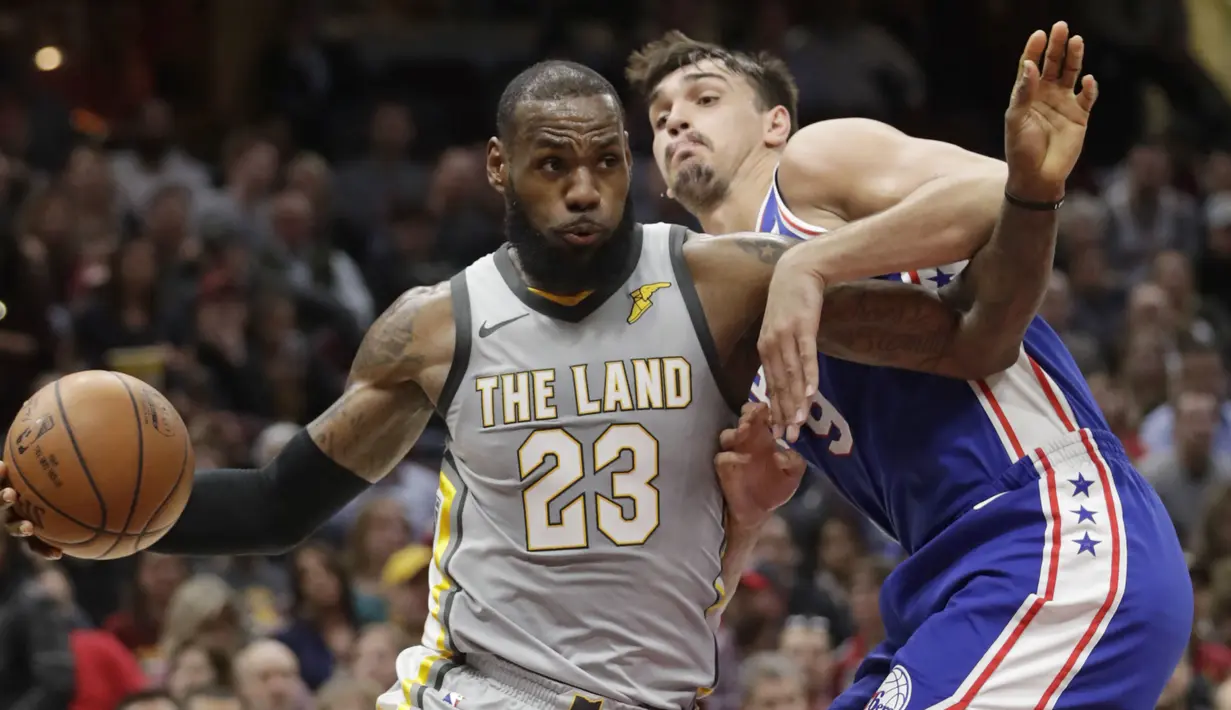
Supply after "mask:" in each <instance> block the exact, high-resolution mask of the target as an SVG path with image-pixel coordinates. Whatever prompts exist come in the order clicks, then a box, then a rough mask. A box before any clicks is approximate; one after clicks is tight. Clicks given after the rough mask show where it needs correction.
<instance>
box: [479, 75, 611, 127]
mask: <svg viewBox="0 0 1231 710" xmlns="http://www.w3.org/2000/svg"><path fill="white" fill-rule="evenodd" d="M589 96H610V97H611V99H612V101H614V102H615V104H616V106H618V107H620V120H623V119H624V106H623V104H621V103H620V94H619V92H617V91H616V89H615V87H614V86H612V85H611V82H610V81H607V80H606V79H604V78H603V75H602V74H599V73H598V72H596V71H594V70H593V69H591V68H589V67H587V66H583V65H581V64H578V63H576V62H566V61H562V60H558V59H551V60H547V61H544V62H539V63H538V64H535V65H534V66H532V67H530V68H529V69H526V70H525V71H523V72H522V73H520V74H518V75H517V76H515V77H513V80H512V81H510V82H509V85H508V86H506V87H504V93H503V94H501V95H500V103H499V105H498V107H497V108H496V132H497V135H499V136H500V139H501V140H503V141H505V142H508V139H509V138H510V137H512V135H513V128H514V125H513V124H514V121H515V120H516V113H517V107H518V106H520V105H521V103H522V102H523V101H555V100H558V99H574V98H585V97H589Z"/></svg>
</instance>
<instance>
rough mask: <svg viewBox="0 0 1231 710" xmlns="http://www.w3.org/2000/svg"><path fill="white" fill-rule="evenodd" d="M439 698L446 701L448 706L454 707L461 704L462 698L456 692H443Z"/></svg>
mask: <svg viewBox="0 0 1231 710" xmlns="http://www.w3.org/2000/svg"><path fill="white" fill-rule="evenodd" d="M441 700H442V701H443V702H445V703H447V704H448V706H449V707H451V708H456V707H460V706H461V704H462V700H463V698H462V696H460V695H458V694H457V693H445V694H444V697H443V698H441Z"/></svg>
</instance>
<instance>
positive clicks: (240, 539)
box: [151, 429, 372, 555]
mask: <svg viewBox="0 0 1231 710" xmlns="http://www.w3.org/2000/svg"><path fill="white" fill-rule="evenodd" d="M371 485H372V484H371V483H369V482H368V481H366V480H364V479H363V478H360V477H359V476H357V475H355V474H353V473H351V472H350V471H348V470H346V469H345V468H342V467H341V466H339V465H338V464H337V463H335V462H334V461H333V460H332V459H330V458H329V457H328V456H326V455H325V454H324V452H322V451H321V450H320V448H319V447H317V445H316V442H314V441H312V437H311V436H310V435H309V434H308V432H307V430H306V429H305V430H303V431H301V432H299V433H298V434H296V435H295V438H293V439H291V441H290V443H288V444H287V445H286V448H284V449H283V450H282V453H280V454H278V457H277V458H276V459H274V460H273V461H272V462H271V463H270V464H269V465H268V466H265V467H264V468H260V469H227V468H224V469H216V470H210V471H197V473H196V476H195V478H194V480H193V484H192V495H191V496H190V497H189V499H188V505H187V506H186V507H185V508H184V514H183V515H181V516H180V518H179V521H178V522H176V523H175V526H174V527H173V528H171V530H170V531H168V532H167V534H166V536H165V537H163V538H162V539H161V540H159V541H158V542H157V543H155V544H154V545H153V547H152V548H151V549H152V550H154V551H155V552H161V553H164V554H175V555H274V554H281V553H284V552H286V551H288V550H290V549H291V548H293V547H295V546H296V545H298V544H299V543H301V542H303V541H304V540H305V539H307V537H308V536H309V535H311V534H312V533H313V532H314V531H315V530H316V529H317V528H319V527H320V526H321V525H323V524H324V523H325V521H327V520H329V518H331V517H333V515H334V514H335V513H337V512H338V511H339V510H341V509H342V508H344V507H345V506H346V504H347V503H350V502H351V501H352V500H354V499H355V498H356V497H357V496H359V494H361V493H363V492H364V491H365V490H367V489H368V488H369V487H370V486H371Z"/></svg>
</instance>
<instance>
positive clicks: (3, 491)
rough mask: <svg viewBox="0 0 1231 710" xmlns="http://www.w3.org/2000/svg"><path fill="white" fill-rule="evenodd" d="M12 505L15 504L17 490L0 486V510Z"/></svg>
mask: <svg viewBox="0 0 1231 710" xmlns="http://www.w3.org/2000/svg"><path fill="white" fill-rule="evenodd" d="M0 483H3V481H0ZM14 505H17V491H15V490H13V489H12V488H0V510H6V509H8V508H11V507H13V506H14Z"/></svg>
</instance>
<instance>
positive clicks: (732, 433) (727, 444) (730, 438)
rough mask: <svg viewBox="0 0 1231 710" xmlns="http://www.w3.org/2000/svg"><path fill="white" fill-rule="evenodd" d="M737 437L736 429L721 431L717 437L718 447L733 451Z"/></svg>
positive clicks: (737, 431)
mask: <svg viewBox="0 0 1231 710" xmlns="http://www.w3.org/2000/svg"><path fill="white" fill-rule="evenodd" d="M738 436H739V430H738V429H723V430H722V433H721V434H719V435H718V445H719V446H721V447H722V448H723V450H730V449H733V448H735V442H736V441H737V440H738Z"/></svg>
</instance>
